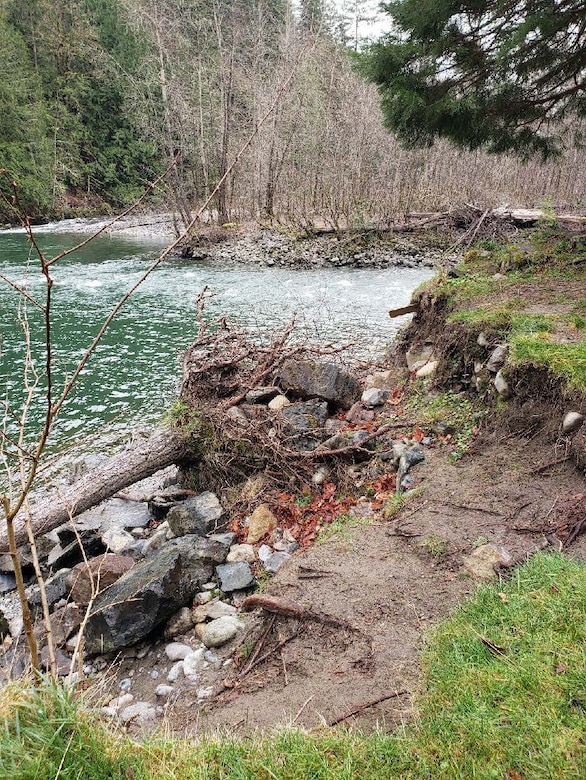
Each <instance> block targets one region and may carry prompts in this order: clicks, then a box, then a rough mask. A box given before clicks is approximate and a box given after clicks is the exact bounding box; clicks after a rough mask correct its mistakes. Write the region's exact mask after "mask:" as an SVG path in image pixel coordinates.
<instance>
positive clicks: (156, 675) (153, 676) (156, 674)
mask: <svg viewBox="0 0 586 780" xmlns="http://www.w3.org/2000/svg"><path fill="white" fill-rule="evenodd" d="M158 677H159V672H158V671H157V669H153V670H152V672H151V679H153V680H157V679H158Z"/></svg>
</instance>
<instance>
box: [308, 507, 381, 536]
mask: <svg viewBox="0 0 586 780" xmlns="http://www.w3.org/2000/svg"><path fill="white" fill-rule="evenodd" d="M372 522H373V518H372V517H360V516H358V515H354V514H352V513H351V512H346V513H344V514H341V515H338V516H337V517H336V519H335V520H334V521H333V522H331V523H330V524H329V525H326V526H324V527H323V528H322V529H321V530H320V532H319V536H318V538H317V544H325V543H326V542H330V541H332V539H335V540H336V541H337V542H347V541H350V540H351V539H352V538H353V536H354V531H355V530H356V529H357V528H360V527H361V526H365V525H370V523H372Z"/></svg>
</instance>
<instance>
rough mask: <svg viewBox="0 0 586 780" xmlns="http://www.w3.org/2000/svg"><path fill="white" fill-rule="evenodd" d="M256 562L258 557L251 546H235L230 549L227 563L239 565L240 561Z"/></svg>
mask: <svg viewBox="0 0 586 780" xmlns="http://www.w3.org/2000/svg"><path fill="white" fill-rule="evenodd" d="M255 560H256V555H255V553H254V547H253V546H252V545H251V544H233V545H232V547H230V552H229V553H228V556H227V558H226V563H238V562H240V561H244V562H245V563H254V562H255Z"/></svg>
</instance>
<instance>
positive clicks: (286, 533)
mask: <svg viewBox="0 0 586 780" xmlns="http://www.w3.org/2000/svg"><path fill="white" fill-rule="evenodd" d="M276 380H277V382H278V384H276V385H275V386H270V387H263V388H256V389H255V390H253V391H251V392H250V393H249V394H248V395H247V397H246V399H245V400H244V403H243V404H242V405H241V406H238V407H236V409H235V411H237V412H239V413H240V414H241V415H242V416H243V418H244V419H246V420H248V415H247V410H249V409H250V408H253V407H254V408H257V409H258V407H259V406H264V407H265V410H266V411H265V412H264V413H266V414H267V415H269V417H270V419H271V420H272V423H271V424H273V426H274V432H275V436H279V437H280V439H281V441H284V442H286V446H287V447H288V448H289V449H290V450H292V451H301V452H307V453H312V454H315V455H316V456H317V457H318V460H317V464H316V468H315V472H314V473H313V477H312V479H313V483H314V485H316V486H319V485H320V484H322V483H323V482H324V481H325V480H326V479H328V477H330V468H333V467H334V463H333V461H330V465H328V458H327V453H329V452H333V453H335V454H339V452H340V451H342V452H346V451H348V453H349V455H350V456H349V457H348V459H347V460H346V461H340V460H339V459H338V460H337V461H336V464H335V467H336V468H346V469H347V473H348V476H349V477H350V478H351V479H353V480H354V481H355V483H356V484H357V485H360V484H361V479H363V478H364V475H365V474H366V475H368V477H369V478H375V477H376V476H377V474H386V473H388V472H389V471H390V470H397V471H398V475H397V485H398V489H399V490H401V489H407V488H409V487H411V485H412V483H413V480H412V478H411V476H410V474H409V473H408V472H409V471H410V469H411V468H412V467H413V466H415V465H416V464H417V463H420V462H421V461H422V460H423V459H424V453H423V447H424V446H425V444H426V443H429V441H428V442H423V443H418V442H415V441H410V440H408V439H403V440H395V439H393V438H392V437H390V436H389V435H384V436H381V437H377V436H373V434H372V433H371V432H370V429H369V428H368V426H369V425H370V423H372V421H373V419H374V417H375V415H379V416H380V418H381V420H380V421H381V422H384V412H385V410H387V411H388V413H389V414H391V415H392V414H393V407H389V406H387V401H388V400H389V398H390V395H391V392H392V389H393V380H394V377H393V375H392V373H391V372H379V373H377V374H374V375H372V376H371V377H369V378H368V380H367V387H366V389H365V390H364V391H363V390H362V388H361V385H360V383H359V382H358V381H357V379H356V378H355V377H354V376H352V375H351V374H349V373H348V372H346V371H344V370H342V369H341V368H339V367H338V366H335V365H334V364H331V363H319V362H314V361H307V360H297V361H288V362H286V363H285V364H284V365H283V366H282V367H281V369H280V371H279V376H278V377H276ZM361 426H366V427H361ZM322 455H323V457H322ZM340 464H342V465H340ZM176 479H177V472H176V470H174V471H172V472H170V471H169V470H167V471H166V472H164V473H162V474H160V475H159V476H158V479H155V480H150V481H148V482H147V483H144V482H143V483H139V484H138V485H135V486H134V487H133V488H132V489H131V490H130V492H129V493H127V494H126V495H125V496H124V497H116V498H113V499H110V500H109V501H107V502H105V503H103V504H102V505H100V506H99V507H97V508H94V509H92V510H89V511H88V512H85V513H84V514H82V515H80V516H79V517H78V518H76V519H75V525H74V526H72V524H66V525H64V526H62V527H60V528H57V529H56V530H54V531H52V532H51V533H49V534H47V535H46V536H43V537H41V538H39V540H38V552H39V555H40V557H41V565H42V567H43V571H44V573H45V578H46V581H45V593H46V599H47V603H48V606H49V609H50V611H51V613H52V622H53V628H52V630H53V639H54V641H55V644H56V646H57V647H58V649H59V652H60V655H59V659H58V660H59V663H58V666H59V670H60V672H61V673H64V674H65V673H67V672H68V671H69V665H70V658H71V655H72V653H74V651H75V648H76V647H77V646H78V645H79V643H80V641H81V634H82V633H83V649H84V652H85V655H86V657H88V658H91V657H94V656H96V655H103V654H108V653H113V652H116V651H119V650H121V649H123V648H128V647H131V646H137V645H138V644H139V643H141V642H144V641H146V640H150V638H151V637H152V636H156V634H157V632H158V633H163V634H164V636H165V637H166V638H173V637H175V636H179V635H193V634H194V632H195V636H197V637H198V639H199V641H200V642H201V645H198V646H197V647H196V648H193V652H198V653H199V655H198V656H197V658H198V659H199V661H198V663H199V662H200V661H201V659H202V658H204V656H205V653H206V652H207V651H208V650H210V651H211V649H213V648H217V647H220V646H223V645H224V644H228V643H230V642H232V641H234V640H235V639H237V637H238V635H239V634H240V633H241V632H242V630H243V622H242V620H241V618H239V617H237V616H236V611H237V608H238V605H239V603H240V602H241V601H242V599H243V598H244V597H245V596H246V594H247V593H249V592H250V591H251V590H252V589H254V588H255V586H256V581H257V576H258V575H259V573H261V574H262V575H263V576H265V575H266V574H267V573H268V574H274V573H276V572H277V571H278V570H279V568H280V567H281V566H283V565H284V564H285V563H286V561H287V560H288V559H289V558H290V557H291V555H292V554H294V552H295V551H296V550H297V549H298V547H299V543H298V539H297V538H296V537H295V535H294V534H293V533H292V532H291V530H289V529H288V528H284V527H280V525H279V521H278V519H277V516H276V514H275V511H274V510H275V507H272V506H271V505H269V504H267V503H265V502H263V501H262V492H263V485H262V479H263V478H262V475H256V476H255V475H253V476H252V477H251V478H250V479H249V480H248V482H247V483H246V484H245V485H244V486H243V487H242V494H243V495H247V496H248V498H249V503H251V504H252V511H250V513H249V515H248V517H247V518H246V522H245V527H244V534H245V536H244V538H240V539H238V538H236V534H235V533H233V532H230V531H228V530H227V529H228V528H229V527H230V526H231V524H232V517H230V516H228V515H227V513H226V512H225V509H224V506H223V505H222V501H221V497H218V496H217V495H216V494H215V493H212V492H210V491H204V492H202V493H199V494H197V495H196V494H194V493H193V492H192V491H189V490H185V489H184V488H181V487H179V486H178V485H177V484H176ZM145 494H146V495H147V496H148V501H147V500H144V497H145ZM21 552H22V555H21V558H22V561H23V563H24V566H25V573H26V575H27V576H30V577H31V579H33V570H32V566H31V562H32V559H31V556H30V551H27V550H26V549H23V550H22V551H21ZM11 567H12V561H11V559H10V557H9V556H1V557H0V588H1V591H2V592H0V633H1V634H2V635H4V636H5V637H6V636H8V635H10V636H12V638H13V639H14V638H16V637H17V636H18V635H19V634H20V633H21V631H22V617H21V615H20V613H19V608H18V600H17V598H16V594H15V581H14V575H13V574H12V572H11ZM27 595H28V599H29V603H30V605H31V608H32V610H33V614H34V616H35V617H36V618H37V622H38V623H39V626H38V628H37V635H38V640H39V644H40V646H41V647H43V645H44V644H45V643H46V638H45V636H44V630H43V628H42V625H41V621H40V615H41V603H42V602H41V592H40V589H39V586H38V585H37V584H31V585H30V586H29V587H28V590H27ZM82 624H83V630H82V628H81V626H82ZM7 644H9V642H8V643H7ZM200 650H201V651H202V652H199V651H200ZM11 652H12V653H13V654H14V653H15V652H16V651H15V650H14V649H12V650H11ZM44 653H45V655H44V657H45V658H46V657H47V651H46V650H45V651H44ZM10 660H11V663H12V662H14V661H15V657H12V658H11V659H10ZM16 660H17V659H16ZM192 660H193V664H195V659H192ZM204 660H205V658H204ZM179 661H181V662H182V663H183V666H182V667H181V669H182V672H181V673H182V674H183V675H184V676H188V674H186V672H185V668H186V666H185V659H177V660H176V663H177V664H179ZM201 663H203V661H201ZM206 663H209V659H208V660H207V661H206ZM190 664H191V661H190V662H189V663H188V664H187V668H190V669H191V668H195V667H194V666H193V665H192V666H190ZM6 665H7V664H6ZM12 668H13V669H15V670H16V671H18V668H19V666H18V663H12ZM179 668H180V667H179V666H177V667H176V670H175V672H173V674H175V673H177V669H179ZM168 682H172V680H168Z"/></svg>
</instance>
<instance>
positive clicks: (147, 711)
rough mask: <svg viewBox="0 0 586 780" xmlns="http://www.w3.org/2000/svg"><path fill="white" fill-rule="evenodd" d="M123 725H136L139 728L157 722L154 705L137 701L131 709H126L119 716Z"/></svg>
mask: <svg viewBox="0 0 586 780" xmlns="http://www.w3.org/2000/svg"><path fill="white" fill-rule="evenodd" d="M118 718H119V720H120V722H121V723H124V724H127V723H135V724H136V725H137V726H144V725H145V724H147V723H150V722H152V721H153V720H156V718H157V711H156V709H155V708H154V707H153V705H152V704H149V703H148V702H146V701H137V702H135V703H134V704H131V705H130V707H125V709H123V710H122V712H121V713H120V714H119V715H118Z"/></svg>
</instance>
